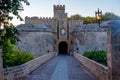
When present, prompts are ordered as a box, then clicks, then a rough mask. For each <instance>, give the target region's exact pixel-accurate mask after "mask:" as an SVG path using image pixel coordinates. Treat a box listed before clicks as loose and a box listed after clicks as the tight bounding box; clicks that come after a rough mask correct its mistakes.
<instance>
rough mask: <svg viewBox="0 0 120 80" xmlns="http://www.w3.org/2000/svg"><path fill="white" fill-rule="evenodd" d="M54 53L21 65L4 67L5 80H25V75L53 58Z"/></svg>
mask: <svg viewBox="0 0 120 80" xmlns="http://www.w3.org/2000/svg"><path fill="white" fill-rule="evenodd" d="M54 55H55V54H54V53H48V54H45V55H42V56H40V57H38V58H35V59H33V60H31V61H29V62H27V63H25V64H22V65H20V66H15V67H9V68H4V72H3V75H4V79H3V80H23V77H24V76H26V75H27V74H29V73H30V72H32V71H34V70H35V69H36V68H38V67H39V66H40V65H42V64H43V63H45V62H46V61H47V60H49V59H50V58H52V57H53V56H54Z"/></svg>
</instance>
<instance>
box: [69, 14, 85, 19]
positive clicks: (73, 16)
mask: <svg viewBox="0 0 120 80" xmlns="http://www.w3.org/2000/svg"><path fill="white" fill-rule="evenodd" d="M68 19H69V20H82V19H83V17H82V16H81V15H79V14H75V15H72V16H70V18H68Z"/></svg>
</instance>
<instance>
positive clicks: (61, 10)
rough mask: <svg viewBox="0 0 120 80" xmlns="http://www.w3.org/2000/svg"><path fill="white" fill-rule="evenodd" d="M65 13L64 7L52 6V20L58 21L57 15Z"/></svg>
mask: <svg viewBox="0 0 120 80" xmlns="http://www.w3.org/2000/svg"><path fill="white" fill-rule="evenodd" d="M63 13H65V5H54V18H56V19H58V18H59V14H63Z"/></svg>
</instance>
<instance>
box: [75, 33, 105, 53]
mask: <svg viewBox="0 0 120 80" xmlns="http://www.w3.org/2000/svg"><path fill="white" fill-rule="evenodd" d="M73 41H74V50H75V51H77V52H79V53H80V54H84V52H85V51H91V50H107V33H106V31H103V32H100V31H85V32H78V33H76V34H75V35H74V40H73Z"/></svg>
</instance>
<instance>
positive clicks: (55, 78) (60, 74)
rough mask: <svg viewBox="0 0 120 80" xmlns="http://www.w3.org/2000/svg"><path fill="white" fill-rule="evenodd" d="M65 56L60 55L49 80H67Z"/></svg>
mask: <svg viewBox="0 0 120 80" xmlns="http://www.w3.org/2000/svg"><path fill="white" fill-rule="evenodd" d="M66 57H67V56H64V55H61V56H60V60H59V63H58V64H57V66H56V69H55V71H54V73H53V75H52V79H51V80H68V70H67V59H66Z"/></svg>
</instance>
